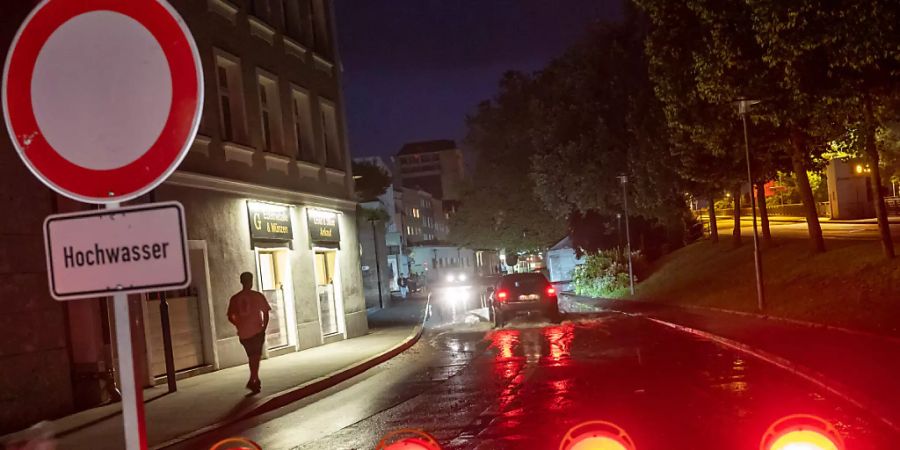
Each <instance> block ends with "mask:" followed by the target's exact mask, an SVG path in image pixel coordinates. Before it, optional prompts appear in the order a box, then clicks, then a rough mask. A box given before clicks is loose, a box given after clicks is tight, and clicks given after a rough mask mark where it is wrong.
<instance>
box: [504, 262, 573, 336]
mask: <svg viewBox="0 0 900 450" xmlns="http://www.w3.org/2000/svg"><path fill="white" fill-rule="evenodd" d="M488 313H489V315H490V318H491V320H492V321H493V322H494V325H496V326H498V327H499V326H503V325H504V324H505V323H506V322H507V321H509V319H510V318H511V317H513V316H514V315H518V314H535V313H536V314H540V315H542V316H544V317H545V318H546V319H547V320H550V321H552V322H558V321H559V320H560V314H559V303H558V299H557V296H556V288H554V287H553V285H552V284H550V281H549V280H547V277H545V276H544V275H543V274H541V273H516V274H510V275H504V276H503V277H501V278H500V281H499V282H498V283H497V286H496V287H495V288H494V292H493V293H492V294H491V305H490V308H489V309H488Z"/></svg>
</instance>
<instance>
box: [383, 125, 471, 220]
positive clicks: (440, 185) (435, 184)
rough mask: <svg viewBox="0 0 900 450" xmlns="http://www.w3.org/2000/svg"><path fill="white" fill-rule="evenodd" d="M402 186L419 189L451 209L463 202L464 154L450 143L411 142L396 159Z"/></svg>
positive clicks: (444, 141) (439, 141)
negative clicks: (443, 202)
mask: <svg viewBox="0 0 900 450" xmlns="http://www.w3.org/2000/svg"><path fill="white" fill-rule="evenodd" d="M395 164H396V169H397V176H398V178H399V180H400V185H401V186H403V187H405V188H409V189H420V190H423V191H425V192H428V193H430V194H431V195H432V196H433V197H434V198H437V199H440V200H443V201H445V202H447V203H446V204H445V205H443V206H444V207H447V208H448V210H452V206H453V205H455V204H456V202H458V201H459V200H460V196H461V195H462V192H461V189H462V184H463V181H464V179H465V162H464V159H463V153H462V150H460V149H459V148H458V147H457V145H456V143H455V142H454V141H452V140H449V139H439V140H433V141H422V142H411V143H408V144H405V145H403V147H402V148H401V149H400V151H399V152H398V153H397V156H396V157H395Z"/></svg>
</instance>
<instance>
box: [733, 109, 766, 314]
mask: <svg viewBox="0 0 900 450" xmlns="http://www.w3.org/2000/svg"><path fill="white" fill-rule="evenodd" d="M757 103H759V100H739V101H738V102H737V107H738V114H740V115H741V120H742V122H743V124H744V153H745V157H746V159H747V181H748V182H749V183H750V210H751V211H753V260H754V263H755V264H754V265H755V268H756V306H757V307H758V308H759V310H760V311H763V310H765V307H766V297H765V291H764V289H763V280H762V270H763V269H762V250H761V249H760V248H759V231H758V230H757V226H756V200H757V199H756V196H755V195H753V172H752V171H751V169H750V138H749V136H748V134H747V114H749V113H750V107H751V106H753V105H755V104H757Z"/></svg>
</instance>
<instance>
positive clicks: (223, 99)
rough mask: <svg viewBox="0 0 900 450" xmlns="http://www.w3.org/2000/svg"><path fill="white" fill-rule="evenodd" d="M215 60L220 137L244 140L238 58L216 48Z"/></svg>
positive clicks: (230, 139)
mask: <svg viewBox="0 0 900 450" xmlns="http://www.w3.org/2000/svg"><path fill="white" fill-rule="evenodd" d="M215 61H216V91H217V94H218V95H217V97H218V103H219V127H220V132H221V138H222V140H223V141H229V142H246V138H247V135H246V127H245V120H244V107H243V99H242V92H243V91H242V89H241V63H240V60H239V59H238V58H236V57H234V56H231V55H228V54H226V53H224V52H221V51H219V50H216V54H215Z"/></svg>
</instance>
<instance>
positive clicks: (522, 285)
mask: <svg viewBox="0 0 900 450" xmlns="http://www.w3.org/2000/svg"><path fill="white" fill-rule="evenodd" d="M548 284H550V282H549V281H547V278H546V277H544V276H543V275H541V274H539V273H528V274H520V275H512V276H505V277H503V280H501V281H500V286H501V287H503V288H505V289H542V288H543V287H544V286H547V285H548Z"/></svg>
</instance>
